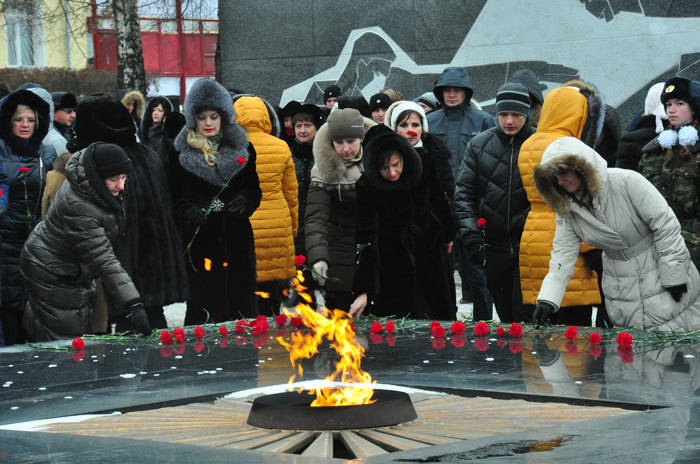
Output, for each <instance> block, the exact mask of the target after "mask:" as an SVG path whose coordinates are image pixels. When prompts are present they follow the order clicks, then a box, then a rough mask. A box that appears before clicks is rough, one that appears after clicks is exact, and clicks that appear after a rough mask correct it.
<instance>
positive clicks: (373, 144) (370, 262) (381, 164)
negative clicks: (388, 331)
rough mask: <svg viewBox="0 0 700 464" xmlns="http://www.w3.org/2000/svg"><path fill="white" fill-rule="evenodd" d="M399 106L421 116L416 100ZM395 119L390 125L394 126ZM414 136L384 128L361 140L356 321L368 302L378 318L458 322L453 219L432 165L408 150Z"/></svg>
mask: <svg viewBox="0 0 700 464" xmlns="http://www.w3.org/2000/svg"><path fill="white" fill-rule="evenodd" d="M403 103H405V105H404V109H400V110H399V111H400V113H401V114H403V112H404V111H410V112H412V114H415V115H417V116H418V117H420V116H421V115H420V114H419V113H418V110H420V113H422V108H420V107H419V106H418V105H417V104H416V103H413V102H403ZM399 108H402V107H399ZM408 108H410V109H408ZM395 116H399V114H396V115H395ZM409 119H410V118H409ZM397 120H398V118H397V117H394V120H393V121H390V122H391V123H392V124H393V125H394V126H396V122H397ZM410 120H411V121H412V119H410ZM416 130H418V131H420V128H416ZM404 132H405V131H404ZM414 134H415V137H411V138H408V137H405V136H404V135H400V134H397V133H395V132H393V131H392V130H390V129H388V128H387V127H386V126H384V125H381V126H376V127H373V128H372V129H370V130H369V131H368V133H367V136H366V138H365V141H366V142H367V144H366V146H365V155H364V157H363V160H362V164H363V166H364V173H363V174H362V176H361V177H360V179H359V180H358V181H357V203H358V205H357V209H358V221H357V235H356V242H357V249H358V260H357V261H358V269H357V272H356V274H355V284H354V292H355V294H357V295H358V297H357V299H356V300H355V301H354V302H353V304H352V306H351V309H350V313H351V314H353V315H354V316H360V315H362V313H363V312H364V311H365V307H366V306H367V301H368V297H369V298H370V299H372V300H373V301H374V304H373V305H372V307H371V309H370V310H371V312H372V314H375V315H379V316H389V315H395V316H399V317H404V316H409V315H410V316H411V317H416V318H425V319H432V320H454V319H455V317H456V307H455V298H454V294H453V292H452V291H450V285H451V284H452V288H454V284H453V282H452V281H451V279H449V274H450V273H449V265H448V253H449V252H450V251H451V247H452V239H453V237H454V233H455V222H454V218H453V215H452V212H451V210H450V204H449V201H448V199H447V196H446V195H445V194H444V192H442V190H441V189H440V186H439V183H438V175H437V170H436V167H435V161H434V160H433V159H432V158H431V156H430V155H429V154H427V153H426V152H422V153H420V154H419V152H417V151H416V150H415V149H414V148H413V146H412V144H411V141H412V140H413V139H414V138H418V137H419V134H418V133H417V132H416V133H414Z"/></svg>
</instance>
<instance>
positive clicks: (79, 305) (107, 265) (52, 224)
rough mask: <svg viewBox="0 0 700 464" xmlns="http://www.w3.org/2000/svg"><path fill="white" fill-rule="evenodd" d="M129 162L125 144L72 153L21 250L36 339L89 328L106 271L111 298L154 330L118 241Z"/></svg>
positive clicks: (138, 325)
mask: <svg viewBox="0 0 700 464" xmlns="http://www.w3.org/2000/svg"><path fill="white" fill-rule="evenodd" d="M130 169H131V160H129V158H128V156H127V154H126V153H125V152H124V150H122V149H121V148H119V147H118V146H117V145H113V144H109V143H102V142H95V143H93V144H91V145H90V146H88V147H87V148H86V149H84V150H82V151H80V152H78V153H76V154H75V155H73V156H72V157H71V158H70V160H69V161H68V163H67V165H66V180H67V182H64V183H63V185H62V186H61V188H60V189H59V190H58V193H57V194H56V196H55V198H54V200H53V203H52V205H51V208H50V209H49V212H48V214H47V216H46V218H45V219H44V220H43V221H42V222H40V223H39V224H38V225H37V226H36V227H35V228H34V230H33V231H32V233H31V235H30V236H29V238H28V239H27V241H26V242H25V244H24V248H23V249H22V254H21V257H20V271H21V273H22V276H23V277H24V281H25V286H26V289H27V292H28V301H27V305H26V308H25V311H24V319H23V325H24V328H25V329H26V331H27V333H28V336H29V338H30V339H31V340H32V341H45V340H55V339H60V338H73V337H76V336H79V335H82V334H84V333H87V332H89V327H90V319H91V316H92V312H93V311H94V304H95V294H96V287H95V279H96V278H97V277H100V276H101V277H102V282H103V285H104V288H105V291H106V294H107V296H108V298H109V300H110V301H111V303H112V306H113V307H114V308H117V310H118V311H123V312H125V313H126V315H127V318H128V319H129V320H130V322H131V325H132V328H133V329H134V330H135V331H138V332H140V333H142V334H146V335H147V334H150V332H151V328H150V325H149V323H148V317H147V315H146V312H145V310H144V306H143V303H142V302H141V298H140V295H139V292H138V290H137V289H136V286H135V285H134V283H133V282H132V280H131V278H130V277H129V274H127V272H126V271H125V270H124V268H123V267H122V266H121V264H120V263H119V260H118V259H117V258H116V256H115V254H114V249H113V244H114V243H115V241H116V240H117V238H118V237H119V235H120V234H121V233H122V232H123V231H124V226H125V224H124V222H125V212H124V201H123V198H122V191H123V190H124V184H125V182H126V179H127V175H128V173H129V171H130Z"/></svg>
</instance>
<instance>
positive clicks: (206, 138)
mask: <svg viewBox="0 0 700 464" xmlns="http://www.w3.org/2000/svg"><path fill="white" fill-rule="evenodd" d="M185 118H186V121H187V124H186V126H185V127H183V128H182V130H181V131H180V133H179V134H178V136H177V137H176V138H175V150H176V152H177V153H176V154H175V157H174V158H170V159H171V160H172V161H171V168H170V172H171V175H170V182H171V186H172V191H173V198H174V204H175V217H176V220H177V222H178V227H179V228H180V232H181V235H182V238H183V240H184V244H183V248H182V250H183V251H185V253H186V255H185V256H186V259H187V260H188V266H187V269H188V274H189V278H190V297H189V299H188V300H187V313H186V315H185V324H188V325H189V324H199V323H203V322H206V321H209V322H222V321H228V320H232V319H234V318H237V317H250V316H254V315H255V313H256V309H255V295H254V293H253V292H254V291H255V281H256V272H255V243H254V240H253V229H252V228H251V225H250V220H249V218H250V216H251V215H252V214H253V212H254V211H255V210H256V209H257V208H258V205H260V199H261V196H262V194H261V191H260V185H259V181H258V174H257V172H256V170H255V150H254V149H253V146H252V145H251V144H250V143H249V142H248V136H247V135H246V131H245V129H243V128H242V127H241V126H240V125H238V124H236V123H235V122H234V121H235V114H234V109H233V102H232V99H231V95H230V94H229V93H228V92H227V91H226V89H225V88H224V87H222V86H221V85H220V84H219V83H217V82H216V81H214V80H213V79H209V78H203V79H199V80H198V81H197V82H195V83H194V84H193V85H192V88H191V89H190V91H189V93H188V94H187V99H186V100H185Z"/></svg>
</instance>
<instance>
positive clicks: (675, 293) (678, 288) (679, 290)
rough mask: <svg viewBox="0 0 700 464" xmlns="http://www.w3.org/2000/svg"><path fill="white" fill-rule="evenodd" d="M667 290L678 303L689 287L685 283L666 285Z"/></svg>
mask: <svg viewBox="0 0 700 464" xmlns="http://www.w3.org/2000/svg"><path fill="white" fill-rule="evenodd" d="M666 291H667V292H668V293H670V294H671V298H673V301H675V302H676V303H678V302H679V301H681V298H682V297H683V294H684V293H685V292H687V291H688V287H687V286H686V285H685V284H680V285H674V286H673V287H666Z"/></svg>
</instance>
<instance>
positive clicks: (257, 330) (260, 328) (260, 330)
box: [252, 321, 269, 335]
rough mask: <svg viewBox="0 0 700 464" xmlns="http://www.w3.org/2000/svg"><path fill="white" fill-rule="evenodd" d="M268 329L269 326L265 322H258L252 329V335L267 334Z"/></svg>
mask: <svg viewBox="0 0 700 464" xmlns="http://www.w3.org/2000/svg"><path fill="white" fill-rule="evenodd" d="M268 328H269V325H268V323H267V321H265V322H263V321H259V322H258V323H257V324H255V327H253V332H252V333H253V335H262V334H264V333H266V332H267V329H268Z"/></svg>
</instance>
